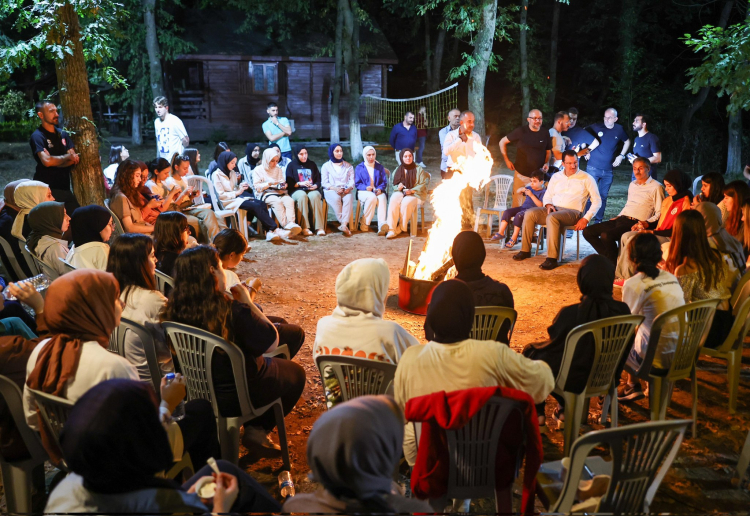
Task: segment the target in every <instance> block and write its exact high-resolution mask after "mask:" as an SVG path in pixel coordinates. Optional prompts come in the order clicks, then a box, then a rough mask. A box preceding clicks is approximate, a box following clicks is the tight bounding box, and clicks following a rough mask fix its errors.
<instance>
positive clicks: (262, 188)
mask: <svg viewBox="0 0 750 516" xmlns="http://www.w3.org/2000/svg"><path fill="white" fill-rule="evenodd" d="M278 164H279V156H278V154H277V153H276V149H274V148H270V149H266V150H264V151H263V161H261V164H260V165H258V166H257V167H255V169H253V189H255V197H256V199H260V200H261V201H264V202H265V203H266V204H267V205H268V206H270V207H271V209H273V213H274V215H276V218H277V219H278V220H279V224H280V225H281V227H282V228H284V229H285V230H287V231H289V233H290V234H291V235H292V236H295V235H298V234H299V233H300V232H301V231H302V228H301V227H300V226H299V225H298V224H297V223H296V222H295V215H294V200H293V199H292V198H291V197H289V194H288V193H287V184H286V174H285V173H284V171H283V170H282V169H281V168H280V167H279V166H278Z"/></svg>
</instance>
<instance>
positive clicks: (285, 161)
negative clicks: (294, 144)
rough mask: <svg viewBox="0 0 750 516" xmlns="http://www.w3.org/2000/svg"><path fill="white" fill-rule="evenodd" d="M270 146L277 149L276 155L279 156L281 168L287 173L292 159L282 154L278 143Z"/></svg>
mask: <svg viewBox="0 0 750 516" xmlns="http://www.w3.org/2000/svg"><path fill="white" fill-rule="evenodd" d="M268 148H269V149H274V150H275V151H276V155H277V156H278V157H279V168H280V169H281V170H282V171H283V172H284V174H286V167H288V166H289V163H291V162H292V159H291V158H287V157H285V156H282V155H281V147H279V144H278V143H272V144H271V145H269V146H268ZM290 154H291V152H290Z"/></svg>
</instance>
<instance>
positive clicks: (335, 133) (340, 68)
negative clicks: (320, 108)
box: [331, 0, 346, 143]
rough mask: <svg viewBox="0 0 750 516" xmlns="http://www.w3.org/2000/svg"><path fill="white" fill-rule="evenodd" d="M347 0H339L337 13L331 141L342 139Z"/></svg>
mask: <svg viewBox="0 0 750 516" xmlns="http://www.w3.org/2000/svg"><path fill="white" fill-rule="evenodd" d="M345 3H346V0H339V5H338V12H337V14H336V40H335V42H334V47H333V60H334V65H333V67H334V68H333V85H332V87H333V93H332V97H331V143H336V142H340V141H341V135H340V132H339V103H340V100H341V80H342V76H343V74H344V58H343V55H342V50H341V44H342V41H341V40H342V38H343V37H344V36H343V31H344V6H343V4H345Z"/></svg>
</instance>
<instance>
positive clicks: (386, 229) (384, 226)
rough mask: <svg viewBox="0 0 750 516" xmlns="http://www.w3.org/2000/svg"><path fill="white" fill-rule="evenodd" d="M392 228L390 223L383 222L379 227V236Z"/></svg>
mask: <svg viewBox="0 0 750 516" xmlns="http://www.w3.org/2000/svg"><path fill="white" fill-rule="evenodd" d="M389 229H391V228H389V227H388V224H383V225H382V226H380V227H379V228H378V236H383V235H385V234H386V233H388V230H389Z"/></svg>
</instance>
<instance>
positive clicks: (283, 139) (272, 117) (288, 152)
mask: <svg viewBox="0 0 750 516" xmlns="http://www.w3.org/2000/svg"><path fill="white" fill-rule="evenodd" d="M266 113H268V120H266V121H265V122H263V134H265V135H266V138H268V145H271V144H272V143H276V144H278V146H279V150H280V151H281V156H282V157H284V158H289V159H290V160H292V159H294V156H293V155H292V144H291V143H289V137H290V136H291V135H292V133H293V132H294V130H293V129H292V124H290V123H289V119H288V118H287V117H285V116H282V117H281V118H279V106H278V105H277V104H276V103H275V102H269V103H268V105H267V106H266Z"/></svg>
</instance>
